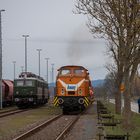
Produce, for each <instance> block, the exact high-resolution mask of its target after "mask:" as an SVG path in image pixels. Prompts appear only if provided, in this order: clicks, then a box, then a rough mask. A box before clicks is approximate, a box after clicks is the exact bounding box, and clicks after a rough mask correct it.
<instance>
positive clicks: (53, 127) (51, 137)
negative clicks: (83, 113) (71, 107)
mask: <svg viewBox="0 0 140 140" xmlns="http://www.w3.org/2000/svg"><path fill="white" fill-rule="evenodd" d="M74 118H75V116H74V115H65V116H62V117H61V118H59V119H58V120H56V121H54V122H52V123H51V124H49V125H48V126H46V127H45V128H43V129H42V130H41V131H39V132H37V133H36V134H35V135H33V136H31V137H29V138H27V139H26V140H55V139H56V137H57V136H58V135H59V134H60V133H61V132H62V131H63V130H64V128H65V126H67V125H68V124H69V123H70V122H71V121H72V120H73V119H74Z"/></svg>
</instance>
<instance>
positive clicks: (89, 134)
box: [65, 103, 97, 140]
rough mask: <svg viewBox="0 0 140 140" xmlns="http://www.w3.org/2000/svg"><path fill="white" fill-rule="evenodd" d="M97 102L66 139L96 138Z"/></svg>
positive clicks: (86, 139)
mask: <svg viewBox="0 0 140 140" xmlns="http://www.w3.org/2000/svg"><path fill="white" fill-rule="evenodd" d="M96 125H97V117H96V103H94V104H93V105H92V106H91V107H90V108H89V109H88V110H87V112H86V114H84V115H82V116H81V117H80V119H79V120H78V122H76V124H75V125H74V127H73V129H72V130H71V131H70V132H69V134H68V135H67V136H66V138H65V140H94V139H96V131H97V127H96Z"/></svg>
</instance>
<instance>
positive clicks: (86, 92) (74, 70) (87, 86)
mask: <svg viewBox="0 0 140 140" xmlns="http://www.w3.org/2000/svg"><path fill="white" fill-rule="evenodd" d="M93 98H94V95H93V87H92V85H91V81H90V78H89V73H88V70H87V69H85V68H84V67H82V66H63V67H61V68H60V69H58V75H57V78H56V96H55V98H54V105H55V106H58V105H59V106H61V107H62V108H63V112H67V111H69V110H71V111H73V110H76V109H80V110H83V109H84V108H85V107H87V106H88V105H89V104H90V103H91V102H92V101H93Z"/></svg>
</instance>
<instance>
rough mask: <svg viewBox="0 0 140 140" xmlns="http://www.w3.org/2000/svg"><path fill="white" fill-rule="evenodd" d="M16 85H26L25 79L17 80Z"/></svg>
mask: <svg viewBox="0 0 140 140" xmlns="http://www.w3.org/2000/svg"><path fill="white" fill-rule="evenodd" d="M16 86H24V81H16Z"/></svg>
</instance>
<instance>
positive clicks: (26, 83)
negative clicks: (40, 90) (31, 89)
mask: <svg viewBox="0 0 140 140" xmlns="http://www.w3.org/2000/svg"><path fill="white" fill-rule="evenodd" d="M16 86H33V81H32V80H26V81H24V80H17V81H16Z"/></svg>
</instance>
